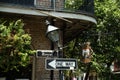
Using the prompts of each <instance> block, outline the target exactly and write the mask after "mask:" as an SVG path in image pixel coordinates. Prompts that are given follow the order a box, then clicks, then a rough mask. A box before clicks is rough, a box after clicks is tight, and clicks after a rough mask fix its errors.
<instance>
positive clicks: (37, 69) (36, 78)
mask: <svg viewBox="0 0 120 80" xmlns="http://www.w3.org/2000/svg"><path fill="white" fill-rule="evenodd" d="M24 28H25V31H26V32H27V33H29V34H30V35H31V37H32V44H31V46H32V48H33V49H34V50H38V49H39V50H50V49H51V43H50V41H49V40H48V39H47V37H46V35H45V34H46V28H47V27H46V25H45V23H44V21H43V20H39V22H38V21H35V20H34V19H33V20H32V19H31V20H30V19H27V20H25V27H24ZM55 48H56V46H55ZM33 58H34V59H33V70H32V71H33V72H32V75H33V76H32V77H33V78H32V80H50V70H46V69H45V59H46V57H36V56H34V57H33ZM54 79H55V80H59V71H54Z"/></svg>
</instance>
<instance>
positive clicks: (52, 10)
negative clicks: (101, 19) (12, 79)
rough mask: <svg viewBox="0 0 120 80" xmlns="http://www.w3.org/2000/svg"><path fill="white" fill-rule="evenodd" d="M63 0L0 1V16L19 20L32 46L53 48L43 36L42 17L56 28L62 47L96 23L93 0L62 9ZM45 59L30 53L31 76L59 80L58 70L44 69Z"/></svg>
mask: <svg viewBox="0 0 120 80" xmlns="http://www.w3.org/2000/svg"><path fill="white" fill-rule="evenodd" d="M65 2H66V0H0V18H10V19H13V20H17V19H23V21H24V23H25V26H24V29H25V31H26V32H27V33H29V34H31V37H32V43H31V47H32V49H33V50H51V49H52V50H53V49H56V48H57V46H56V44H54V43H53V42H51V41H50V40H49V39H48V38H47V37H46V29H47V26H46V23H45V21H46V20H48V21H50V23H51V24H52V25H54V26H56V27H58V28H60V44H61V45H62V46H64V45H65V44H66V43H67V42H69V41H70V40H72V39H74V38H75V37H77V36H78V35H79V34H80V33H81V32H82V31H83V30H84V29H86V28H90V27H92V26H93V25H94V24H96V19H95V17H94V1H93V0H81V2H82V3H81V4H82V5H81V6H80V7H79V9H78V10H74V11H70V10H66V9H65ZM73 34H74V35H73ZM71 35H72V36H71ZM45 59H46V56H45V57H43V56H39V57H37V56H36V55H35V56H34V58H33V67H32V76H31V79H32V80H50V79H51V77H52V78H54V80H59V71H54V72H52V71H50V70H46V69H45Z"/></svg>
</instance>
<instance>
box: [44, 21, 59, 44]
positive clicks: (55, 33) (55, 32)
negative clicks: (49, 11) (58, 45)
mask: <svg viewBox="0 0 120 80" xmlns="http://www.w3.org/2000/svg"><path fill="white" fill-rule="evenodd" d="M46 24H47V25H48V28H47V32H46V36H47V37H48V38H49V39H50V40H51V41H52V42H58V41H59V28H57V27H55V26H52V25H50V23H49V22H48V21H46Z"/></svg>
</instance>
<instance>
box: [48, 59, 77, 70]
mask: <svg viewBox="0 0 120 80" xmlns="http://www.w3.org/2000/svg"><path fill="white" fill-rule="evenodd" d="M48 65H49V66H51V67H53V68H54V69H56V67H70V69H74V67H75V62H74V61H64V62H63V61H56V60H53V61H51V62H50V63H48Z"/></svg>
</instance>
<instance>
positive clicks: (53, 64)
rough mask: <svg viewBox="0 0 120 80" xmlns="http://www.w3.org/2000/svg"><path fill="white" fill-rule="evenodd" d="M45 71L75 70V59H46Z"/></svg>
mask: <svg viewBox="0 0 120 80" xmlns="http://www.w3.org/2000/svg"><path fill="white" fill-rule="evenodd" d="M45 67H46V69H47V70H74V69H77V60H76V59H70V58H69V59H67V58H48V59H46V61H45Z"/></svg>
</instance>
